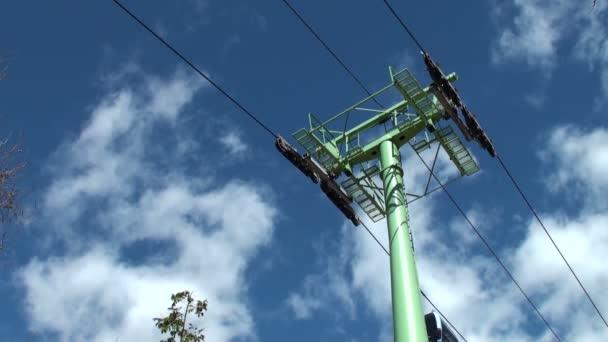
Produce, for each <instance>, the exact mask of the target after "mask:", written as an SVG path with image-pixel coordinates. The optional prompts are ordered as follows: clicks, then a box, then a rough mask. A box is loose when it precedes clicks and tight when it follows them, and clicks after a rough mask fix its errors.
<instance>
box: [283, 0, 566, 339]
mask: <svg viewBox="0 0 608 342" xmlns="http://www.w3.org/2000/svg"><path fill="white" fill-rule="evenodd" d="M282 1H283V2H284V3H285V4H286V5H287V6H288V7H289V9H290V10H291V12H292V13H293V14H294V15H295V16H297V18H298V19H299V20H300V21H301V22H302V23H303V24H304V25H305V26H306V27H307V28H308V30H309V31H310V32H311V33H312V34H313V35H314V36H315V37H316V38H317V39H318V40H319V42H321V44H322V45H323V46H324V47H325V48H326V49H327V50H328V51H329V52H330V54H331V55H332V56H333V57H334V58H335V59H336V60H337V61H338V63H339V64H340V65H341V66H342V67H343V68H344V70H346V72H347V73H348V74H349V75H350V76H351V77H352V78H353V79H354V80H355V82H357V84H359V86H360V87H361V88H362V89H363V90H364V91H365V92H366V93H367V94H371V92H370V91H369V90H368V89H367V88H366V87H365V85H363V83H362V82H360V81H359V79H358V78H357V77H356V76H355V75H354V73H353V72H352V71H351V70H350V69H349V68H348V67H347V66H346V64H345V63H344V62H343V61H342V60H341V59H340V58H339V57H338V56H337V55H336V54H335V53H334V52H333V51H332V50H331V48H329V46H328V45H327V44H326V43H325V42H324V41H323V40H322V39H321V38H320V36H319V35H318V34H317V33H316V32H315V31H314V30H313V29H312V27H311V26H310V25H309V24H308V23H307V22H306V21H305V20H304V18H303V17H302V16H301V15H300V14H299V13H298V12H297V11H296V10H295V9H294V8H293V7H292V6H290V5H289V3H288V2H287V1H286V0H282ZM384 2H385V3H386V4H387V6H388V7H389V9H390V10H391V12H392V13H393V14H394V15H395V17H396V18H397V19H398V20H399V22H400V23H402V26H403V27H404V29H406V31H407V32H408V33H409V34H410V36H411V37H412V39H414V41H415V42H416V44H418V46H419V47H420V49H421V50H422V51H423V52H424V49H423V48H422V46H421V45H420V44H419V43H418V41H417V40H416V39H415V37H414V36H413V34H412V33H411V32H410V30H409V29H408V28H407V26H406V25H405V24H404V23H403V21H402V20H401V19H400V18H399V16H398V15H397V13H395V12H394V10H393V9H392V7H391V6H390V4H388V3H387V2H386V1H384ZM376 103H377V102H376ZM379 105H380V106H381V107H382V108H384V106H382V105H381V104H379ZM414 151H415V150H414ZM416 155H417V156H418V158H420V160H421V161H422V163H423V164H424V166H425V167H426V168H427V169H428V170H429V172H430V173H431V175H432V176H433V178H434V179H435V180H436V181H437V183H438V184H439V185H440V186H441V188H442V189H443V190H444V192H445V193H446V195H447V196H448V197H449V198H450V200H451V201H452V203H453V204H454V206H456V208H457V209H458V211H459V212H460V214H461V215H462V216H463V217H464V218H465V220H466V221H467V222H468V223H469V225H470V226H471V228H473V230H474V231H475V233H476V234H477V236H478V237H479V238H480V239H481V240H482V242H483V243H484V245H485V246H486V247H487V248H488V249H489V250H490V252H491V253H492V255H493V256H494V258H495V259H496V260H497V261H498V263H499V264H500V265H501V266H502V268H503V269H504V270H505V272H506V273H507V275H508V276H509V277H510V278H511V280H512V281H513V283H514V284H515V285H516V286H517V288H518V289H519V290H520V292H521V293H522V294H523V295H524V297H525V298H526V300H527V301H528V303H530V305H531V306H532V307H533V308H534V310H535V311H536V313H537V314H538V315H539V316H540V318H541V319H542V321H543V322H544V323H545V325H546V326H547V328H548V329H549V330H550V331H551V332H552V333H553V335H554V336H555V338H557V340H558V341H561V339H560V338H559V336H558V335H557V334H556V333H555V331H554V330H553V328H552V327H551V326H550V325H549V323H548V322H547V320H546V319H545V317H544V316H543V315H542V314H541V312H540V311H539V310H538V308H537V307H536V305H535V304H534V303H533V302H532V300H531V299H530V297H528V295H527V294H526V293H525V291H524V290H523V289H522V288H521V286H520V285H519V283H518V282H517V281H516V280H515V278H514V277H513V275H512V274H511V272H509V270H508V269H507V267H506V266H505V265H504V263H503V262H502V261H501V260H500V258H499V257H498V255H497V254H496V253H495V252H494V250H493V249H492V248H491V247H490V245H489V244H488V243H487V241H486V240H485V239H484V238H483V236H482V235H481V234H480V233H479V231H478V230H477V228H476V227H475V226H474V225H473V223H472V222H471V220H470V219H469V218H468V216H467V215H466V213H465V212H464V211H463V210H462V208H461V207H460V206H459V205H458V203H457V202H456V201H455V200H454V198H453V197H452V195H451V194H450V193H449V192H448V190H447V189H446V188H445V186H444V185H443V183H441V182H440V181H439V179H438V178H437V176H436V175H435V173H434V172H433V171H432V170H431V168H430V167H429V166H428V165H427V164H426V162H425V161H424V159H423V158H422V156H420V154H418V153H416ZM363 226H364V227H365V229H366V230H367V231H368V233H369V234H370V235H371V236H372V237H373V238H374V240H376V242H377V243H378V244H379V245H380V246H381V247H382V249H384V251H385V252H386V253H388V251H387V250H386V248H385V247H384V246H383V245H382V244H381V243H380V242H379V241H378V239H377V238H376V237H375V235H374V234H373V233H372V232H371V231H370V230H369V229H368V228H367V226H365V224H364V225H363ZM461 336H462V335H461Z"/></svg>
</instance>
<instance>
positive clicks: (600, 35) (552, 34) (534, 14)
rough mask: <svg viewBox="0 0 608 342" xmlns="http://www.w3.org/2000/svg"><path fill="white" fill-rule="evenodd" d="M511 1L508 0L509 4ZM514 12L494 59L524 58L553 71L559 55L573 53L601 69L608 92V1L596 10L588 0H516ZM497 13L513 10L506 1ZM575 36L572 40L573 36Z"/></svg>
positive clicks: (497, 44) (532, 64)
mask: <svg viewBox="0 0 608 342" xmlns="http://www.w3.org/2000/svg"><path fill="white" fill-rule="evenodd" d="M510 3H511V2H509V4H510ZM512 4H513V6H514V9H515V11H516V14H515V16H514V17H513V18H512V19H510V20H509V23H508V25H506V26H505V27H501V28H500V30H501V31H500V32H499V34H498V38H497V40H496V43H495V45H494V47H493V49H492V59H493V61H494V62H495V63H505V62H509V61H524V62H525V63H527V64H528V65H529V66H531V67H537V68H540V69H542V70H543V71H545V73H546V75H547V76H548V75H550V73H551V71H552V70H553V69H554V67H555V66H556V64H557V63H558V58H559V56H564V55H566V56H567V55H571V56H574V57H575V58H576V59H578V60H580V61H584V62H586V63H588V65H589V66H590V67H591V68H597V69H598V70H599V71H600V80H601V81H602V84H603V88H604V91H605V93H606V94H608V49H607V48H606V47H607V46H608V26H607V24H606V23H607V21H606V15H607V14H608V11H607V10H608V4H607V3H606V2H602V1H598V2H597V5H596V8H595V10H593V11H592V10H591V4H590V2H587V1H569V0H513V1H512ZM496 6H498V7H500V8H502V9H501V10H499V11H498V12H497V13H498V14H496V16H497V17H504V16H505V14H506V13H510V11H507V10H505V9H504V8H505V7H506V5H505V3H497V4H496ZM572 38H573V39H574V43H573V44H572V45H570V46H568V45H566V43H567V44H571V43H570V39H572Z"/></svg>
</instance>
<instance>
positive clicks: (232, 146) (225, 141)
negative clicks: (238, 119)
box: [220, 131, 249, 157]
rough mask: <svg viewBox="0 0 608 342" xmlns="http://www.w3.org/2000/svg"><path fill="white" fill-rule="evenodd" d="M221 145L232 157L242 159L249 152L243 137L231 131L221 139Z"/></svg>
mask: <svg viewBox="0 0 608 342" xmlns="http://www.w3.org/2000/svg"><path fill="white" fill-rule="evenodd" d="M220 143H221V144H222V145H223V146H224V147H225V148H226V149H227V150H228V152H229V153H230V154H231V155H232V156H236V157H240V156H242V155H243V154H244V153H245V152H247V151H248V150H249V146H247V144H245V143H244V142H243V139H242V138H241V136H240V135H239V134H238V133H237V132H235V131H230V132H228V133H227V134H226V135H224V136H222V137H221V138H220Z"/></svg>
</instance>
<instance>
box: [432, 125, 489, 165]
mask: <svg viewBox="0 0 608 342" xmlns="http://www.w3.org/2000/svg"><path fill="white" fill-rule="evenodd" d="M434 134H435V137H436V139H437V141H439V143H440V144H441V146H443V148H444V149H445V151H446V153H447V154H448V156H450V159H451V160H452V162H453V163H454V165H456V168H458V171H460V174H461V175H463V176H470V175H472V174H474V173H475V172H477V171H479V165H477V163H476V162H475V159H473V156H472V155H471V153H470V152H469V151H468V150H467V149H466V148H465V147H464V145H463V144H462V142H461V141H460V138H458V136H457V135H456V133H454V129H452V126H446V127H444V128H442V129H439V130H436V131H435V133H434Z"/></svg>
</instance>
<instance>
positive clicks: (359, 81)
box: [281, 0, 467, 341]
mask: <svg viewBox="0 0 608 342" xmlns="http://www.w3.org/2000/svg"><path fill="white" fill-rule="evenodd" d="M281 1H282V2H283V3H284V4H285V5H286V6H287V7H288V8H289V10H290V12H291V13H292V14H293V15H294V16H295V17H296V18H297V19H298V20H299V21H300V23H302V24H303V25H304V26H305V27H306V29H307V30H308V31H309V32H310V33H311V34H312V35H313V36H314V37H315V38H316V39H317V40H318V41H319V43H321V45H323V47H325V49H326V50H327V51H328V52H329V54H330V55H331V56H332V57H333V58H334V59H335V60H336V61H337V62H338V64H339V65H340V66H342V68H343V69H344V70H345V71H346V72H347V73H348V74H349V75H350V76H351V78H352V79H353V80H354V81H355V82H356V83H357V84H358V85H359V86H360V87H361V88H362V89H363V90H364V91H365V92H366V93H367V94H368V95H369V96H371V95H372V93H371V92H370V91H369V89H367V87H366V86H365V85H364V84H363V82H361V80H360V79H359V78H358V77H357V76H356V75H355V73H354V72H352V71H351V70H350V68H349V67H348V66H347V65H346V63H344V62H343V61H342V59H341V58H340V57H338V55H337V54H336V53H335V52H334V51H333V49H332V48H331V47H330V46H329V45H328V44H327V43H326V42H325V41H324V40H323V39H322V38H321V36H320V35H319V34H318V33H317V32H316V31H315V30H314V29H313V28H312V26H311V25H310V24H309V23H308V22H307V21H306V20H305V19H304V17H303V16H302V15H301V14H300V13H299V12H298V11H297V10H296V9H295V8H294V7H293V6H292V5H291V4H290V3H289V1H287V0H281ZM372 100H373V101H374V102H376V104H377V105H378V106H380V108H383V109H385V106H383V105H382V104H381V103H379V102H378V100H377V99H376V98H372ZM347 119H348V117H347ZM418 157H420V155H418ZM420 158H422V157H420ZM429 171H430V169H429ZM361 224H362V225H363V227H364V228H365V230H366V231H367V233H368V234H369V235H370V236H371V237H372V238H373V239H374V240H375V241H376V243H377V244H378V246H380V247H381V248H382V249H383V250H384V252H385V253H386V254H387V255H389V256H390V253H389V251H388V250H387V249H386V247H384V245H383V244H382V243H381V242H380V241H379V240H378V238H377V237H376V235H375V234H374V233H373V232H372V231H371V230H370V229H369V228H368V227H367V225H366V224H365V222H363V221H362V222H361ZM421 292H422V291H421ZM422 295H423V297H424V298H425V299H426V300H427V301H428V302H429V304H431V306H432V307H433V308H434V309H435V310H437V312H438V313H439V314H440V315H441V316H442V317H443V318H444V319H445V320H446V322H448V324H450V326H452V328H454V330H455V331H456V332H457V333H458V335H460V337H462V339H463V340H464V341H467V339H466V338H465V337H464V336H463V335H462V334H461V333H460V331H459V330H458V329H457V328H456V327H455V326H454V325H453V324H452V323H451V322H450V320H449V319H448V318H447V317H445V316H444V315H443V313H442V312H441V310H439V309H438V308H437V307H436V306H435V305H434V304H433V302H432V301H431V300H430V299H429V298H428V297H427V295H426V294H425V293H424V292H422Z"/></svg>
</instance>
